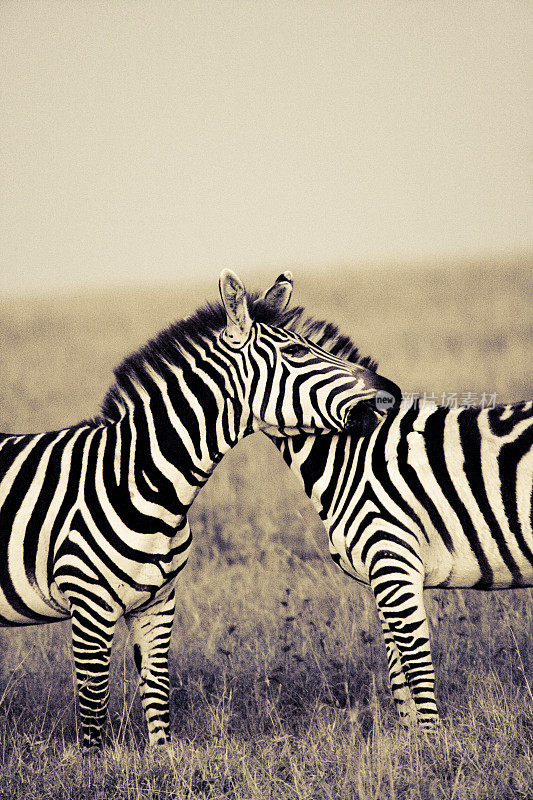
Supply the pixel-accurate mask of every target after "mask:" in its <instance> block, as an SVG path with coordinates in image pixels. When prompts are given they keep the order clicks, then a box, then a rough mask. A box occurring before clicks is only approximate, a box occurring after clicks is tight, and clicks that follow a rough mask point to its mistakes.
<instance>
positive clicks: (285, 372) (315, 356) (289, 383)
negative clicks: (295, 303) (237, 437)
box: [219, 270, 401, 435]
mask: <svg viewBox="0 0 533 800" xmlns="http://www.w3.org/2000/svg"><path fill="white" fill-rule="evenodd" d="M291 292H292V277H291V275H290V273H284V274H283V275H280V277H279V278H278V279H277V281H276V282H275V284H274V285H273V286H272V287H271V288H270V289H269V290H268V291H267V292H265V293H264V295H263V296H262V298H259V297H258V296H257V295H256V296H251V297H250V298H249V297H248V296H247V294H246V291H245V288H244V286H243V284H242V283H241V281H240V279H239V278H238V277H237V275H235V273H233V272H231V271H230V270H224V271H223V272H222V274H221V276H220V295H221V298H222V303H223V306H224V309H225V313H226V326H225V327H224V328H223V329H222V330H221V332H220V335H219V346H220V347H221V348H222V349H223V350H225V351H226V352H227V354H228V356H229V357H231V358H232V359H233V360H236V361H238V362H239V363H240V373H241V374H242V375H247V376H249V378H248V380H247V381H244V385H245V386H246V388H247V391H248V393H249V396H248V402H247V403H243V406H244V405H246V404H247V405H248V407H249V409H250V413H251V417H252V419H250V420H249V424H248V430H249V432H251V431H252V430H258V429H260V430H263V431H265V432H267V433H270V434H273V435H276V434H277V435H280V434H281V435H291V434H296V433H320V432H323V431H330V432H331V431H334V432H338V431H341V430H345V431H348V430H349V431H350V432H355V433H359V434H363V433H369V432H370V431H371V430H374V428H375V427H376V425H377V424H378V422H379V420H380V419H381V412H380V410H379V407H376V405H375V400H376V396H377V395H378V393H380V392H381V393H387V394H388V395H389V396H390V397H391V404H393V405H397V404H398V403H399V401H400V399H401V393H400V390H399V389H398V387H397V386H396V385H395V384H394V383H392V381H388V380H387V379H386V378H382V377H381V376H379V375H377V374H376V372H375V370H373V369H371V368H369V367H367V366H363V365H362V364H356V363H352V362H348V361H346V360H345V359H343V358H342V357H340V355H338V354H336V353H335V352H328V351H327V350H325V349H324V348H323V347H321V343H320V341H318V342H317V341H313V338H312V336H307V335H305V333H306V332H305V330H303V331H299V330H298V329H297V326H296V325H294V324H293V322H294V315H293V314H292V313H291V312H288V313H286V311H285V309H286V307H287V305H288V303H289V300H290V296H291ZM309 332H310V333H312V330H311V328H309Z"/></svg>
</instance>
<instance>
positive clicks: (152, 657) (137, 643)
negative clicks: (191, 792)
mask: <svg viewBox="0 0 533 800" xmlns="http://www.w3.org/2000/svg"><path fill="white" fill-rule="evenodd" d="M175 605H176V598H175V593H174V590H172V591H171V592H170V594H168V595H165V597H163V598H161V599H160V600H159V601H156V602H155V603H153V604H152V605H151V606H150V607H149V608H145V609H143V610H142V611H136V612H132V613H130V614H126V616H125V620H126V624H127V626H128V628H129V630H130V631H131V634H132V637H133V652H134V657H135V664H136V666H137V670H138V672H139V676H140V693H141V702H142V706H143V709H144V714H145V717H146V723H147V725H148V739H149V742H150V744H151V745H163V744H166V743H167V742H168V741H170V733H169V693H170V679H169V675H168V650H169V646H170V636H171V633H172V623H173V621H174V609H175Z"/></svg>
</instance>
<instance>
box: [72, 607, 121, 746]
mask: <svg viewBox="0 0 533 800" xmlns="http://www.w3.org/2000/svg"><path fill="white" fill-rule="evenodd" d="M71 613H72V649H73V653H74V665H75V669H76V679H77V683H78V698H79V708H80V718H81V726H82V731H83V749H84V752H89V751H92V750H96V749H99V748H100V747H101V746H102V728H103V725H104V721H105V718H106V714H107V706H108V701H109V662H110V659H111V644H112V641H113V634H114V632H115V627H116V620H115V619H104V618H103V617H100V616H99V617H96V616H94V615H89V614H88V612H87V610H86V609H82V608H78V607H76V606H75V605H72V612H71Z"/></svg>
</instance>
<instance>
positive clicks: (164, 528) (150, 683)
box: [0, 271, 399, 747]
mask: <svg viewBox="0 0 533 800" xmlns="http://www.w3.org/2000/svg"><path fill="white" fill-rule="evenodd" d="M220 289H221V296H222V301H223V302H222V304H219V305H215V306H207V307H205V308H203V309H200V310H199V311H198V312H196V314H195V315H193V316H192V317H190V318H188V319H186V320H183V321H181V322H178V323H175V324H174V325H173V326H171V327H170V328H169V329H168V330H167V331H164V332H163V333H161V334H160V335H159V337H158V338H157V339H155V340H154V341H153V342H150V343H148V345H146V346H145V347H144V348H142V349H141V350H140V351H139V352H138V353H136V354H134V355H133V356H130V357H129V358H128V359H126V361H125V362H124V363H123V364H122V365H121V366H120V367H119V368H118V369H117V370H116V371H115V376H116V383H115V385H114V386H113V388H112V389H111V390H110V391H109V393H108V395H107V397H106V399H105V401H104V404H103V407H102V413H101V415H100V416H99V417H98V418H96V419H95V420H92V421H90V422H84V423H80V424H79V425H76V426H74V427H72V428H67V429H65V430H62V431H54V432H49V433H42V434H24V435H11V434H1V435H0V625H3V626H18V625H31V624H35V623H44V622H50V621H53V620H55V619H56V620H57V619H65V618H71V619H72V644H73V652H74V661H75V667H76V675H77V681H78V690H79V705H80V716H81V721H82V728H83V737H84V745H85V747H94V746H99V745H100V744H101V730H102V725H103V721H104V716H105V713H106V708H107V700H108V694H109V687H108V675H109V662H110V652H111V643H112V639H113V634H114V631H115V627H116V624H117V622H118V620H119V618H120V617H121V616H124V618H125V620H126V623H127V624H128V627H129V628H130V630H131V633H132V638H133V643H134V654H135V662H136V665H137V667H138V670H139V673H140V678H141V699H142V703H143V706H144V711H145V715H146V719H147V724H148V733H149V739H150V743H152V744H162V743H164V742H165V741H167V739H168V736H169V720H168V711H169V708H168V703H169V676H168V649H169V643H170V635H171V628H172V622H173V616H174V605H175V597H174V588H175V584H176V579H177V576H178V574H179V572H180V570H181V569H182V568H183V566H184V565H185V563H186V560H187V556H188V553H189V549H190V545H191V533H190V530H189V525H188V522H187V516H186V515H187V511H188V509H189V507H190V505H191V504H192V502H193V501H194V499H195V497H196V495H197V494H198V492H199V491H200V489H201V487H202V486H203V485H204V484H205V482H206V481H207V479H208V478H209V476H210V474H211V473H212V471H213V469H214V468H215V466H216V464H217V463H218V462H219V461H220V460H221V458H222V457H223V455H224V453H226V452H227V451H229V449H230V448H231V447H233V446H234V445H235V444H236V443H237V442H238V441H239V440H240V439H242V438H243V437H244V436H246V435H248V434H250V433H253V432H254V431H257V430H260V429H261V430H266V431H277V432H278V433H280V432H281V433H283V434H286V433H291V432H292V433H301V432H302V431H307V432H312V431H315V432H316V431H334V430H338V431H340V430H342V429H344V428H345V427H346V426H350V425H352V424H353V425H358V424H359V423H358V419H359V417H361V419H364V420H365V423H364V425H363V427H364V428H365V429H366V428H368V427H375V425H376V424H377V422H378V417H377V415H376V414H373V412H371V410H370V409H369V408H368V403H369V401H370V399H371V398H373V397H374V396H375V395H376V392H377V391H379V390H380V389H387V390H388V391H392V392H393V394H395V395H396V396H398V395H399V390H397V387H395V386H394V384H392V383H391V382H389V381H386V380H385V379H381V378H380V377H379V376H377V375H375V374H374V373H372V371H371V370H367V369H365V368H361V369H359V370H358V371H356V372H355V373H354V371H353V370H352V369H351V368H350V367H348V366H347V365H346V364H345V363H343V361H342V360H341V359H339V358H337V357H335V356H334V355H332V354H331V353H328V352H325V351H323V350H322V349H321V348H320V347H318V346H316V345H315V344H313V343H311V342H308V341H307V340H306V339H305V338H304V337H302V336H301V335H299V334H298V333H296V332H293V331H291V330H290V329H286V328H285V320H284V319H283V316H282V315H276V314H275V313H272V312H271V311H270V310H269V308H268V307H267V306H265V307H264V308H263V312H262V314H261V309H260V308H255V309H253V310H252V316H251V315H250V312H249V301H248V299H247V296H246V294H245V291H244V287H243V286H242V284H241V282H240V281H239V279H238V278H237V276H236V275H234V274H233V273H230V272H229V271H225V272H223V273H222V276H221V284H220ZM359 403H361V411H360V412H359V411H358V410H357V406H358V404H359Z"/></svg>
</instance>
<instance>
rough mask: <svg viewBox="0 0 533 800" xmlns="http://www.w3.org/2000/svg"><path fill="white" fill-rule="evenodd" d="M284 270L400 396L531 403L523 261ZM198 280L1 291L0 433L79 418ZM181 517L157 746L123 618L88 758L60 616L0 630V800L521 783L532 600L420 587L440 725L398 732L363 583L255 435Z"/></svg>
mask: <svg viewBox="0 0 533 800" xmlns="http://www.w3.org/2000/svg"><path fill="white" fill-rule="evenodd" d="M296 277H297V285H296V290H295V292H296V299H297V300H298V301H299V302H303V303H304V304H305V305H307V306H308V307H309V309H310V310H312V311H313V312H316V313H317V314H322V315H324V316H326V317H328V318H332V319H334V320H336V321H338V322H339V323H341V324H342V327H343V329H345V330H347V332H349V333H351V334H352V335H353V337H354V339H355V340H356V341H357V342H358V343H359V344H360V347H361V349H362V350H363V352H369V353H371V354H372V355H374V356H376V357H377V358H378V359H379V360H380V367H381V372H382V373H383V374H385V375H388V376H390V377H391V378H393V379H395V380H396V381H397V382H398V383H399V384H400V385H401V386H402V388H403V389H404V390H410V391H415V390H416V391H421V392H423V391H427V392H435V393H439V392H442V391H445V392H452V391H456V392H462V391H472V392H482V391H488V392H497V394H498V396H499V399H501V400H513V399H519V398H521V397H526V396H530V395H531V389H532V385H531V378H532V373H531V366H530V360H531V350H532V338H533V332H532V326H531V311H530V308H531V294H532V284H531V274H530V272H529V269H528V267H527V264H526V262H525V261H524V260H520V259H517V260H516V261H515V262H513V263H511V262H509V263H507V264H506V265H504V266H503V267H497V268H496V267H494V266H491V265H476V264H473V265H464V268H463V269H462V270H461V271H451V270H450V271H447V270H441V271H421V270H415V269H412V270H405V271H403V272H397V273H387V274H383V273H380V272H374V273H372V272H370V271H368V272H363V273H346V272H344V273H342V274H341V273H340V272H339V276H338V278H337V279H336V281H335V283H333V282H331V281H330V282H329V283H328V282H326V281H325V280H324V279H323V278H322V279H316V280H315V277H314V276H306V277H305V278H302V279H298V275H297V276H296ZM213 294H214V287H213V290H211V289H209V290H208V291H207V292H206V290H205V289H202V288H201V287H198V288H197V289H194V288H191V289H190V290H188V291H187V292H186V295H185V296H184V295H183V293H181V294H180V292H179V291H178V290H177V289H174V290H169V291H165V292H162V291H153V292H148V291H146V292H144V293H126V292H124V293H121V294H120V296H119V297H110V296H102V297H95V296H89V297H84V298H78V299H76V298H68V299H67V298H62V299H60V300H57V299H52V298H51V299H47V300H45V299H43V300H39V301H37V300H36V301H32V302H31V303H28V302H24V303H22V302H20V303H15V302H9V303H8V302H7V301H6V302H4V303H3V305H2V306H1V307H0V374H1V376H2V389H1V391H0V420H1V427H2V428H3V429H4V430H19V431H20V430H38V429H46V428H54V427H61V426H64V425H66V424H70V423H73V422H76V421H78V420H79V419H81V418H83V417H85V416H91V415H92V414H94V413H95V412H96V411H97V409H98V404H99V401H100V400H101V398H102V396H103V394H104V393H105V390H106V388H107V386H108V384H109V382H110V370H111V367H112V366H113V365H115V364H116V363H118V361H119V360H120V358H121V357H122V356H123V355H125V354H126V353H127V352H129V351H130V350H131V349H132V348H134V347H136V346H137V345H138V344H140V343H141V342H143V341H144V340H145V339H146V338H147V337H148V336H149V335H151V334H153V333H155V332H156V330H157V329H158V328H159V327H161V326H162V325H164V324H166V323H167V322H169V321H170V320H172V319H173V318H174V317H177V316H182V315H183V314H184V313H187V312H188V311H190V310H192V309H193V308H194V307H195V306H196V304H197V303H198V302H199V301H201V300H202V299H203V298H204V297H205V296H213ZM348 298H350V299H349V300H348ZM65 342H66V343H67V346H66V347H65ZM265 475H268V477H269V480H268V481H265ZM191 519H192V527H193V531H194V532H195V536H196V543H195V547H194V549H193V555H192V557H191V562H190V564H189V566H188V568H187V569H186V570H185V571H184V573H183V575H182V580H181V584H180V587H181V592H180V596H179V599H178V609H177V615H176V616H177V619H176V624H175V631H174V638H173V647H172V662H171V680H172V686H173V692H172V697H171V706H172V709H171V710H172V731H173V744H172V746H171V747H170V748H169V749H168V750H167V751H166V752H162V753H152V752H149V751H147V750H145V742H146V737H145V731H144V722H143V719H142V714H141V711H140V704H139V701H138V697H137V681H136V673H135V670H134V668H133V664H132V658H131V652H130V651H131V648H130V646H129V643H128V642H127V640H126V633H125V629H124V628H121V629H120V631H119V634H118V636H117V641H116V646H115V657H114V660H113V670H112V700H111V708H110V724H109V725H108V728H107V734H108V742H107V746H106V749H105V751H104V753H103V755H102V756H101V757H99V758H97V759H93V758H89V759H87V758H85V759H84V758H82V756H81V755H80V753H79V751H78V749H77V747H76V742H77V737H78V730H77V722H76V715H75V705H74V695H73V674H72V661H71V656H70V651H69V641H68V626H67V625H65V624H57V625H53V626H44V627H41V628H29V629H24V630H13V631H11V630H6V629H4V630H2V631H1V632H0V645H1V653H2V655H1V656H0V659H1V668H0V674H1V677H0V800H4V798H6V799H7V798H9V800H15V798H54V800H55V799H56V798H65V800H67V798H68V800H73V799H74V798H86V797H87V798H107V797H109V798H146V799H148V798H150V799H151V800H152V799H153V800H156V798H163V797H165V798H166V797H176V798H195V797H199V798H228V799H229V798H239V799H242V800H245V799H249V800H252V798H253V800H260V799H261V800H263V798H265V800H266V798H269V800H270V798H272V800H274V798H280V800H281V799H282V798H283V800H285V799H287V800H289V799H290V800H292V798H295V799H296V798H298V799H301V798H306V800H322V798H324V800H326V799H328V800H329V799H330V798H331V799H333V798H334V799H335V800H343V799H344V798H346V800H348V798H349V799H350V800H352V799H355V798H360V800H363V799H364V800H366V798H376V799H377V798H383V800H389V799H391V800H392V799H393V798H420V799H421V800H422V799H425V798H450V799H451V798H454V800H478V799H481V798H487V800H489V798H490V800H493V799H494V798H497V800H507V798H509V800H511V798H513V799H514V798H521V799H522V800H525V798H529V797H530V796H531V795H532V793H533V780H532V761H533V702H532V697H531V687H532V684H533V679H532V677H533V648H532V642H531V629H532V604H531V593H530V592H527V591H523V592H504V593H494V594H486V595H485V594H481V593H474V592H471V593H468V592H463V593H462V592H432V593H428V596H427V603H428V608H429V612H430V618H431V625H432V634H433V637H432V638H433V653H434V658H435V662H436V668H437V675H438V698H439V701H440V705H441V708H442V710H443V712H444V714H445V718H446V723H445V726H444V728H443V730H442V731H441V732H439V733H438V734H436V735H435V736H433V737H431V738H427V737H425V736H423V735H418V734H417V733H416V732H413V733H404V732H402V731H400V730H399V728H398V725H397V720H396V716H395V711H394V708H393V704H392V700H391V697H390V694H389V691H388V686H387V680H386V666H385V656H384V648H383V645H382V642H381V638H380V632H379V626H378V622H377V615H376V612H375V609H374V606H373V602H372V600H371V597H370V595H369V593H368V592H367V591H366V590H364V589H362V588H360V587H358V586H357V585H355V584H352V583H350V581H349V580H348V578H346V577H345V576H343V575H342V574H341V573H340V572H339V571H338V570H336V568H335V567H334V565H333V564H330V563H329V561H328V559H327V547H326V542H325V534H324V531H323V528H322V526H321V523H320V521H319V520H318V519H317V517H316V515H315V513H314V511H313V510H312V508H311V507H310V504H309V503H308V501H307V499H306V498H305V496H304V495H303V493H302V491H301V489H300V488H299V486H298V485H297V483H296V480H295V479H294V477H293V476H292V474H291V473H290V472H289V471H288V470H287V469H286V468H285V467H284V465H283V464H282V462H281V460H280V457H279V454H278V453H277V452H276V451H275V450H274V448H273V447H272V446H271V445H270V444H269V443H268V442H267V441H266V440H263V439H262V438H261V437H260V436H259V435H258V436H255V437H254V438H253V439H252V440H249V441H247V442H244V443H242V444H241V445H240V446H239V447H238V448H236V449H235V450H234V451H233V452H232V453H231V454H230V455H229V456H227V458H226V459H225V461H224V463H223V464H222V465H221V466H220V467H219V468H218V469H217V470H216V472H215V474H214V475H213V477H212V479H211V480H210V482H209V483H208V485H207V486H206V488H205V489H204V490H203V491H202V494H201V495H200V497H199V499H198V500H197V502H196V504H195V506H194V507H193V509H192V513H191Z"/></svg>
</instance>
